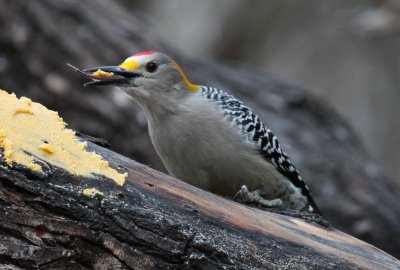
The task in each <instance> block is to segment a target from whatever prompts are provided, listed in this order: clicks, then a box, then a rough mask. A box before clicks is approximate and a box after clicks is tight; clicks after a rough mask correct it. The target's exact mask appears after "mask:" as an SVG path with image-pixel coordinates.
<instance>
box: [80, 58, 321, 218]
mask: <svg viewBox="0 0 400 270" xmlns="http://www.w3.org/2000/svg"><path fill="white" fill-rule="evenodd" d="M83 72H84V74H85V75H87V76H88V77H90V78H92V81H91V82H88V83H86V85H115V86H117V87H119V88H120V89H122V91H124V92H125V93H126V94H127V95H128V96H129V97H131V98H132V99H133V100H134V101H136V102H137V103H138V104H139V105H140V106H141V107H142V108H143V110H144V112H145V115H146V118H147V121H148V128H149V134H150V138H151V141H152V143H153V145H154V147H155V149H156V151H157V153H158V155H159V156H160V158H161V160H162V162H163V163H164V165H165V167H166V169H167V170H168V172H169V173H170V174H171V175H172V176H175V177H177V178H179V179H181V180H183V181H185V182H187V183H190V184H192V185H194V186H197V187H199V188H202V189H205V190H208V191H211V192H213V193H216V194H220V195H223V196H231V197H234V196H235V194H236V195H237V196H236V197H237V198H240V199H241V201H244V202H252V203H257V204H260V205H263V206H266V207H278V208H289V209H293V210H298V211H307V212H311V213H319V210H318V207H317V206H316V204H315V203H314V201H313V199H312V197H311V195H310V192H309V189H308V187H307V186H306V184H305V183H304V181H303V180H302V177H301V176H300V174H299V172H298V171H297V169H296V168H295V166H294V165H293V163H292V162H291V160H290V158H289V157H288V156H287V155H286V154H285V152H284V151H283V150H282V146H281V145H280V144H279V142H278V140H277V138H276V137H275V135H274V134H273V133H272V132H271V130H269V129H268V128H267V126H266V125H265V124H264V123H263V122H261V120H260V118H259V117H258V116H257V115H256V114H255V113H254V112H253V111H252V110H251V109H250V108H249V107H247V106H246V105H244V104H243V102H241V101H240V100H238V99H236V98H235V97H234V96H232V95H230V94H228V93H227V92H225V91H222V90H218V89H216V88H213V87H208V86H201V85H194V84H192V83H190V82H189V80H188V79H187V77H186V75H185V74H184V73H183V71H182V69H181V68H180V66H179V65H178V64H177V63H176V62H175V61H173V60H172V59H171V58H170V57H168V56H167V55H165V54H162V53H158V52H142V53H138V54H135V55H133V56H131V57H129V58H127V59H126V60H125V61H124V62H123V63H122V64H120V65H119V66H103V67H96V68H92V69H86V70H84V71H83ZM238 191H239V192H238Z"/></svg>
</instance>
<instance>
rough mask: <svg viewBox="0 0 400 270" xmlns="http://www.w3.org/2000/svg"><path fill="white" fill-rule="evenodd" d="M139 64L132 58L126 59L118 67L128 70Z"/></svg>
mask: <svg viewBox="0 0 400 270" xmlns="http://www.w3.org/2000/svg"><path fill="white" fill-rule="evenodd" d="M138 66H139V64H138V62H136V61H135V60H133V59H129V58H128V59H126V60H125V61H124V62H123V63H122V64H120V65H119V67H121V68H124V69H128V70H136V69H137V68H138Z"/></svg>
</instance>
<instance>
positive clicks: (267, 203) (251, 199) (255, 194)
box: [233, 185, 283, 207]
mask: <svg viewBox="0 0 400 270" xmlns="http://www.w3.org/2000/svg"><path fill="white" fill-rule="evenodd" d="M260 193H261V191H260V190H259V189H257V190H254V191H251V192H250V191H249V189H248V188H247V186H246V185H243V186H241V188H240V190H239V191H238V192H237V193H236V195H235V196H234V197H233V200H234V201H238V202H242V203H255V204H258V205H261V206H264V207H281V206H283V202H282V200H281V199H279V198H278V199H273V200H266V199H264V198H263V197H262V196H261V194H260ZM238 199H240V200H238Z"/></svg>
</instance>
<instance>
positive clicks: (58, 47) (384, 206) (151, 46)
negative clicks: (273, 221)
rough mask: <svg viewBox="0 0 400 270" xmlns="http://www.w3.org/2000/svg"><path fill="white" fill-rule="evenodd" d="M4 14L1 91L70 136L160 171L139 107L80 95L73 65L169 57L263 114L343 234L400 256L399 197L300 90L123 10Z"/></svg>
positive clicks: (90, 5)
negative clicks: (104, 144)
mask: <svg viewBox="0 0 400 270" xmlns="http://www.w3.org/2000/svg"><path fill="white" fill-rule="evenodd" d="M0 6H1V7H2V8H1V9H0V60H1V61H0V63H1V65H0V68H1V72H0V87H1V88H4V89H7V90H9V91H15V92H16V93H17V94H19V95H26V96H28V97H30V98H32V99H33V100H35V101H38V102H41V103H43V104H44V105H46V106H48V107H49V108H51V109H54V110H57V111H59V112H60V115H61V116H63V117H64V119H65V120H66V121H67V122H68V123H70V126H71V127H72V128H74V129H76V130H79V131H81V132H84V133H87V134H90V135H93V136H96V137H102V138H106V139H107V140H109V141H110V142H111V145H112V149H114V150H116V151H117V152H120V153H122V154H124V155H126V156H129V157H133V158H135V159H136V160H138V161H140V162H142V163H145V164H151V165H152V166H153V167H155V168H157V169H161V168H162V166H161V163H160V161H159V159H158V158H157V156H156V155H155V152H154V150H153V148H152V147H151V144H150V141H149V139H148V136H147V131H146V122H145V119H144V115H143V113H141V112H140V109H139V108H138V106H136V105H135V104H132V103H131V102H129V101H126V100H125V99H121V96H120V95H119V94H118V93H117V92H115V91H112V90H110V89H109V90H99V89H84V88H82V86H81V85H82V83H83V82H82V80H81V78H80V77H79V76H77V75H76V74H75V73H74V72H71V71H69V70H68V69H67V68H66V66H65V63H66V62H69V63H72V64H74V65H77V66H78V67H91V66H98V65H103V64H117V63H118V62H121V61H122V59H124V58H126V57H127V56H128V55H130V54H132V53H134V52H138V51H143V50H160V51H163V52H166V53H169V54H171V55H172V56H173V57H174V58H176V59H177V61H178V62H179V63H180V64H181V65H182V66H183V67H184V69H185V70H186V71H187V74H188V76H189V78H191V80H192V81H193V82H194V83H199V84H207V85H211V86H215V87H220V88H223V89H229V90H230V91H231V92H232V93H233V94H234V95H236V96H237V97H238V98H241V99H243V100H244V101H245V102H246V103H248V104H249V105H250V106H251V107H253V109H254V110H255V111H256V112H257V113H258V114H260V116H261V118H262V119H263V120H264V121H265V122H266V123H267V124H268V125H269V127H270V128H271V129H272V130H273V131H274V132H275V133H276V135H277V136H278V138H280V141H281V142H282V143H283V145H284V147H285V149H286V152H288V154H289V155H290V156H291V157H292V159H293V160H294V163H295V164H296V165H297V167H298V168H299V169H300V171H301V172H302V174H303V176H304V178H305V180H306V182H307V183H308V184H309V186H310V188H311V190H312V191H313V195H314V197H315V199H316V202H317V204H318V205H319V206H320V208H321V210H322V212H323V213H324V214H325V216H326V217H327V218H328V219H329V220H330V221H331V222H332V223H333V225H334V226H335V227H337V228H339V229H341V230H343V231H345V232H347V233H350V234H352V235H354V236H356V237H359V238H361V239H363V240H365V241H367V242H369V243H372V244H374V245H376V246H378V247H380V248H382V249H384V250H385V251H387V252H389V253H391V254H393V255H395V256H398V257H399V256H400V238H399V237H398V235H400V226H399V225H398V223H399V220H400V207H399V205H400V192H399V190H397V189H396V188H395V187H393V186H390V181H388V179H387V178H386V177H385V176H384V174H383V173H382V172H381V171H380V170H379V169H378V168H377V167H376V166H375V164H374V163H373V162H372V161H371V160H370V158H369V157H368V155H367V153H366V152H365V151H364V148H363V146H362V145H360V143H359V140H358V137H357V135H356V134H354V132H353V131H352V130H351V129H350V128H349V126H348V125H347V124H346V123H345V122H344V121H343V120H342V119H341V118H340V117H338V116H337V114H335V113H334V112H333V111H332V110H330V109H329V108H327V106H326V105H324V104H323V103H321V102H320V101H318V100H316V99H315V98H313V97H311V96H310V95H309V94H307V92H306V91H304V90H303V89H301V88H300V87H296V86H290V85H287V84H285V83H281V82H279V81H276V80H274V79H272V78H270V77H269V76H266V75H265V74H261V73H259V72H257V71H255V70H252V69H250V68H248V67H246V68H245V67H238V66H233V65H224V64H216V63H212V62H210V61H204V60H193V59H189V58H187V57H184V56H182V55H179V53H178V52H176V51H174V50H173V48H169V47H168V46H167V45H165V42H163V41H162V40H160V38H159V37H158V35H157V33H154V32H153V31H152V30H151V29H150V28H149V27H148V25H151V20H152V19H154V18H151V17H144V16H142V15H141V14H137V12H135V10H126V9H122V8H121V7H120V6H119V5H118V4H117V3H116V2H112V1H107V0H98V1H77V0H62V1H61V0H60V1H51V0H42V1H29V2H27V1H22V0H15V1H6V0H0ZM188 46H190V44H188ZM288 64H290V63H288ZM17 190H18V189H17ZM38 205H40V203H38ZM43 218H44V217H43ZM31 251H32V250H31ZM32 252H33V251H32ZM85 252H88V251H85ZM121 256H122V255H121ZM87 257H90V256H87Z"/></svg>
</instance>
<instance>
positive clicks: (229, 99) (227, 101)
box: [201, 86, 320, 213]
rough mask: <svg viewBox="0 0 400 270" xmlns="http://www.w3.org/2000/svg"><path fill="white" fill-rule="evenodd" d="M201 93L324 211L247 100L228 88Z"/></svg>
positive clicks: (206, 90)
mask: <svg viewBox="0 0 400 270" xmlns="http://www.w3.org/2000/svg"><path fill="white" fill-rule="evenodd" d="M201 93H202V95H203V96H205V97H206V98H207V99H210V100H213V101H215V102H216V103H217V105H218V107H219V108H220V109H221V111H222V112H223V113H224V115H225V117H226V118H227V119H228V120H229V121H232V122H234V123H235V124H236V125H237V126H238V127H239V129H240V130H241V131H242V135H243V136H244V137H245V139H247V140H249V141H251V142H252V143H254V144H255V145H256V147H257V149H259V150H260V154H261V155H262V156H263V157H265V159H266V160H267V161H268V162H270V163H271V164H273V165H274V166H275V168H276V169H277V170H278V171H279V172H280V173H282V174H283V175H284V176H286V177H287V178H288V179H289V180H291V181H292V183H293V184H294V185H295V186H296V187H298V188H300V189H301V192H302V194H303V195H304V196H306V197H307V199H308V201H309V204H310V206H311V207H312V209H310V211H311V212H316V213H320V211H319V209H318V207H317V206H316V204H315V202H314V200H313V199H312V197H311V194H310V191H309V189H308V187H307V185H306V184H305V182H304V181H303V179H302V177H301V176H300V174H299V172H298V171H297V169H296V167H295V166H294V165H293V163H292V161H291V160H290V158H289V157H288V156H287V155H286V154H285V152H284V151H283V150H282V148H281V146H280V144H279V142H278V139H277V138H276V136H275V135H274V134H273V133H272V131H271V130H270V129H268V128H267V127H266V126H265V125H264V124H263V123H262V121H261V120H260V118H259V117H258V116H257V115H256V114H255V113H253V112H252V110H251V109H250V108H249V107H247V106H246V105H244V104H243V102H241V101H240V100H238V99H236V98H235V97H234V96H232V95H230V94H228V93H226V92H224V91H221V90H219V89H216V88H212V87H207V86H202V87H201Z"/></svg>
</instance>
